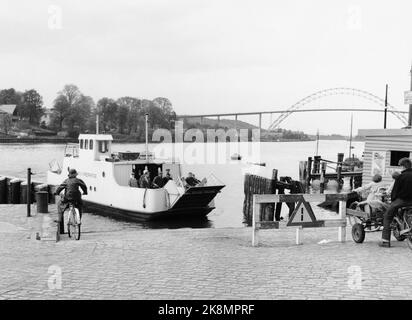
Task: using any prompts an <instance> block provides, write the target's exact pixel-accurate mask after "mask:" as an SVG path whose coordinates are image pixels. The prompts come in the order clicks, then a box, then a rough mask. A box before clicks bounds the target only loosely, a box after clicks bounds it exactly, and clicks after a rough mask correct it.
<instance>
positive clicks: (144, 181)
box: [139, 169, 151, 188]
mask: <svg viewBox="0 0 412 320" xmlns="http://www.w3.org/2000/svg"><path fill="white" fill-rule="evenodd" d="M139 186H140V188H150V187H151V185H150V175H149V170H147V169H145V170H144V171H143V175H142V176H141V177H140V180H139Z"/></svg>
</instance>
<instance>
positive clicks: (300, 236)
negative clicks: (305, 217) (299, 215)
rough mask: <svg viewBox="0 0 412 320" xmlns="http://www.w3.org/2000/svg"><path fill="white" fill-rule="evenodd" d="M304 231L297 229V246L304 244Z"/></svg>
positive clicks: (300, 228)
mask: <svg viewBox="0 0 412 320" xmlns="http://www.w3.org/2000/svg"><path fill="white" fill-rule="evenodd" d="M302 231H303V228H302V227H298V228H296V244H297V245H300V244H303V243H302V237H303V234H302Z"/></svg>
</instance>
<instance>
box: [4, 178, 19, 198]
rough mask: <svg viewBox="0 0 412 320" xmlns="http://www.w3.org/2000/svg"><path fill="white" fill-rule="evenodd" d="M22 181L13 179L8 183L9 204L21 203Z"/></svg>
mask: <svg viewBox="0 0 412 320" xmlns="http://www.w3.org/2000/svg"><path fill="white" fill-rule="evenodd" d="M20 185H21V180H20V179H12V180H10V181H9V183H8V189H9V190H8V196H7V198H8V203H11V204H19V203H20Z"/></svg>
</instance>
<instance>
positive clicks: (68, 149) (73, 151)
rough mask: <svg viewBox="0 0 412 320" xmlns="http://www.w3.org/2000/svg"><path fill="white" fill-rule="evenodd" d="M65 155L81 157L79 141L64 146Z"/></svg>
mask: <svg viewBox="0 0 412 320" xmlns="http://www.w3.org/2000/svg"><path fill="white" fill-rule="evenodd" d="M64 156H65V157H73V158H78V157H79V145H78V144H77V143H68V144H66V146H65V148H64Z"/></svg>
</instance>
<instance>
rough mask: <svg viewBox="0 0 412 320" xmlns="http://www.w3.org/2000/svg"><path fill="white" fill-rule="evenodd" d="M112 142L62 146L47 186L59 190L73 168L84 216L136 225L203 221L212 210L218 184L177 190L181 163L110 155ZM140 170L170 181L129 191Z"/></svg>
mask: <svg viewBox="0 0 412 320" xmlns="http://www.w3.org/2000/svg"><path fill="white" fill-rule="evenodd" d="M112 140H113V138H112V136H111V135H107V134H80V135H79V141H78V143H77V144H73V145H67V146H66V150H65V154H64V159H63V165H62V166H60V165H58V164H57V162H55V163H54V165H51V166H50V169H49V171H48V173H47V182H48V184H49V185H54V186H57V185H59V184H61V183H62V182H63V181H64V180H65V179H66V178H67V174H68V170H69V169H71V168H74V169H76V170H77V172H78V178H80V179H82V180H83V181H84V182H85V183H86V185H87V188H88V194H87V195H83V197H82V198H83V202H84V207H85V210H89V211H90V212H96V213H99V214H104V215H112V216H121V217H123V218H128V219H133V220H138V221H146V220H153V219H159V218H169V217H175V216H189V217H205V216H206V215H207V214H208V213H209V212H211V211H212V210H213V209H214V206H213V199H214V198H215V196H216V195H217V194H218V193H219V192H220V190H221V189H222V188H223V187H224V185H223V184H218V185H208V184H206V185H202V186H195V187H189V188H185V187H184V186H182V184H181V165H180V163H177V162H174V161H164V160H156V159H155V158H154V157H152V156H149V154H144V155H143V156H142V155H139V153H132V152H119V153H118V154H113V153H112ZM145 169H146V170H148V171H149V173H150V178H151V181H152V180H153V178H154V177H155V176H156V175H157V173H158V171H159V170H161V172H162V173H163V174H164V173H166V171H170V174H171V177H172V180H170V181H168V182H167V184H166V185H165V186H164V187H163V188H158V189H149V188H147V189H146V188H135V187H130V186H129V179H130V176H131V174H132V173H133V172H135V173H138V172H143V170H145Z"/></svg>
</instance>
